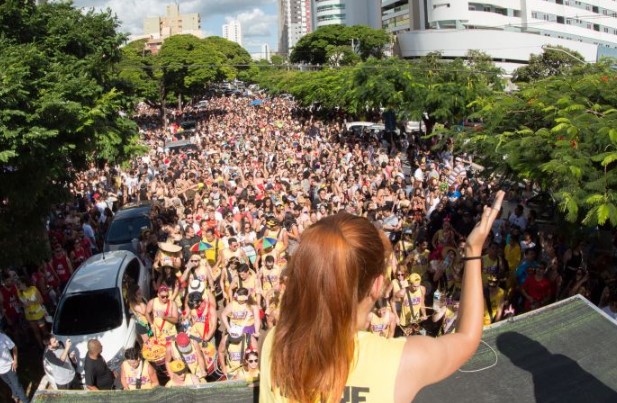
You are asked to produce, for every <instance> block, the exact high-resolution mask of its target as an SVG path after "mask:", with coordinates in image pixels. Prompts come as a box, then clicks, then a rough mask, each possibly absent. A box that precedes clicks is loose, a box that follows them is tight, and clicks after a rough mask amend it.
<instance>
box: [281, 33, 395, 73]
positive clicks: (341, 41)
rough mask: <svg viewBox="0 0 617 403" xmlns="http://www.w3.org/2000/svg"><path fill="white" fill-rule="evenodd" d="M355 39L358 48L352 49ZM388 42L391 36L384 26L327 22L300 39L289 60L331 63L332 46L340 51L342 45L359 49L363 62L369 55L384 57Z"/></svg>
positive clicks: (352, 50) (351, 50)
mask: <svg viewBox="0 0 617 403" xmlns="http://www.w3.org/2000/svg"><path fill="white" fill-rule="evenodd" d="M352 42H353V44H354V45H355V46H357V49H352ZM389 42H390V35H389V34H388V33H387V32H386V31H384V30H381V29H372V28H370V27H367V26H364V25H354V26H350V27H348V26H343V25H326V26H323V27H320V28H318V29H317V30H316V31H314V32H311V33H310V34H308V35H305V36H303V37H302V38H300V40H299V41H298V43H297V44H296V46H295V47H294V48H293V51H292V52H291V55H290V56H289V60H290V61H291V62H292V63H308V64H319V65H323V64H328V63H329V60H330V57H331V56H332V49H339V50H338V52H340V49H342V48H345V49H347V50H348V51H349V52H352V53H353V52H355V51H356V50H357V52H358V56H359V59H360V60H363V61H364V60H367V59H368V58H369V57H375V58H383V51H384V46H385V45H386V44H388V43H389ZM329 52H330V54H328V53H329ZM348 60H349V61H351V60H353V59H350V58H348Z"/></svg>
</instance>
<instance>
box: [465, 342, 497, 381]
mask: <svg viewBox="0 0 617 403" xmlns="http://www.w3.org/2000/svg"><path fill="white" fill-rule="evenodd" d="M480 342H481V343H483V344H484V345H485V346H486V347H488V348H489V349H490V350H491V351H492V352H493V354H494V355H495V362H494V363H492V364H491V365H489V366H488V367H484V368H480V369H470V370H466V369H460V368H459V370H458V372H462V373H464V374H473V373H476V372H482V371H486V370H487V369H490V368H493V367H494V366H496V365H497V362H499V356H498V355H497V351H495V349H494V348H493V347H491V346H490V345H489V344H488V343H487V342H485V341H484V340H482V339H480Z"/></svg>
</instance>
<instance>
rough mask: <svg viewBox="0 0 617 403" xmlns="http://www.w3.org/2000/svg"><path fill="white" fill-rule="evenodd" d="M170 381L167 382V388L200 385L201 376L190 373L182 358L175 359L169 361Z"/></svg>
mask: <svg viewBox="0 0 617 403" xmlns="http://www.w3.org/2000/svg"><path fill="white" fill-rule="evenodd" d="M168 368H169V378H170V379H169V382H167V383H166V384H165V387H166V388H175V387H180V386H195V385H199V378H197V377H196V376H195V375H193V374H191V373H189V372H188V371H187V370H186V365H184V363H183V362H182V361H180V360H174V361H172V362H170V363H169V365H168Z"/></svg>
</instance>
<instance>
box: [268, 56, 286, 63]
mask: <svg viewBox="0 0 617 403" xmlns="http://www.w3.org/2000/svg"><path fill="white" fill-rule="evenodd" d="M270 62H271V63H272V64H274V65H275V66H280V65H282V64H283V63H285V58H284V57H283V56H281V55H272V56H271V57H270Z"/></svg>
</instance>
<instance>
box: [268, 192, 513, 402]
mask: <svg viewBox="0 0 617 403" xmlns="http://www.w3.org/2000/svg"><path fill="white" fill-rule="evenodd" d="M502 200H503V192H501V191H500V192H498V193H497V197H496V200H495V203H494V204H493V206H492V208H488V207H487V208H485V210H484V213H483V214H482V218H481V221H480V223H479V224H478V225H476V227H475V228H474V230H473V231H472V232H471V233H470V234H469V236H468V237H467V243H466V247H465V256H466V257H465V259H466V262H465V273H464V275H463V290H462V295H461V304H460V312H459V322H458V327H457V330H456V333H454V334H448V335H445V336H442V337H440V338H437V339H434V338H431V337H423V336H412V337H408V338H398V339H386V338H383V337H380V336H378V335H375V334H371V333H368V332H365V331H363V330H364V329H366V328H367V325H368V322H367V321H368V318H369V314H370V312H371V310H372V309H373V306H374V304H375V302H376V301H377V300H378V299H379V298H380V297H382V291H383V289H384V287H385V283H386V279H385V273H386V258H387V256H388V248H387V245H388V240H387V238H385V236H382V235H380V232H379V231H378V230H377V229H376V228H375V227H374V226H373V225H372V224H371V223H370V222H369V221H368V220H366V219H364V218H362V217H358V216H354V215H351V214H346V213H339V214H337V215H334V216H330V217H326V218H324V219H322V220H320V221H319V222H317V223H316V224H314V225H313V226H311V227H310V228H308V229H307V230H305V232H304V233H303V235H302V240H301V242H300V245H299V247H298V249H297V251H296V253H295V254H294V255H293V256H292V258H291V262H290V263H289V265H288V268H287V270H288V273H287V280H286V291H285V294H284V295H283V298H282V301H281V313H280V318H279V320H278V323H277V325H276V326H275V328H274V329H273V330H272V331H271V332H270V334H268V336H267V337H266V339H265V341H264V345H263V349H262V354H261V357H262V360H261V371H260V372H261V382H260V399H259V401H260V402H287V401H290V402H316V401H320V402H337V403H338V402H339V401H340V400H341V396H343V397H345V396H347V397H349V399H347V400H351V398H352V397H357V398H361V399H364V401H379V402H388V401H392V402H394V401H396V402H410V401H411V400H413V398H414V397H415V396H416V394H417V393H418V391H419V390H420V389H422V388H423V387H424V386H427V385H430V384H432V383H435V382H438V381H440V380H442V379H445V378H446V377H448V376H449V375H451V374H452V373H453V372H454V371H456V370H457V369H458V368H460V367H461V366H462V365H463V364H464V363H465V362H466V361H467V360H468V359H469V358H470V357H471V356H472V355H473V353H474V352H475V351H476V349H477V347H478V344H479V343H480V337H481V335H482V318H483V311H484V298H483V295H482V279H481V258H482V256H481V255H482V245H483V244H484V240H485V239H486V237H487V235H488V234H489V232H490V231H491V226H492V224H493V221H495V218H496V217H497V213H498V211H499V209H500V207H501V202H502ZM380 239H381V242H380V241H379V240H380Z"/></svg>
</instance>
